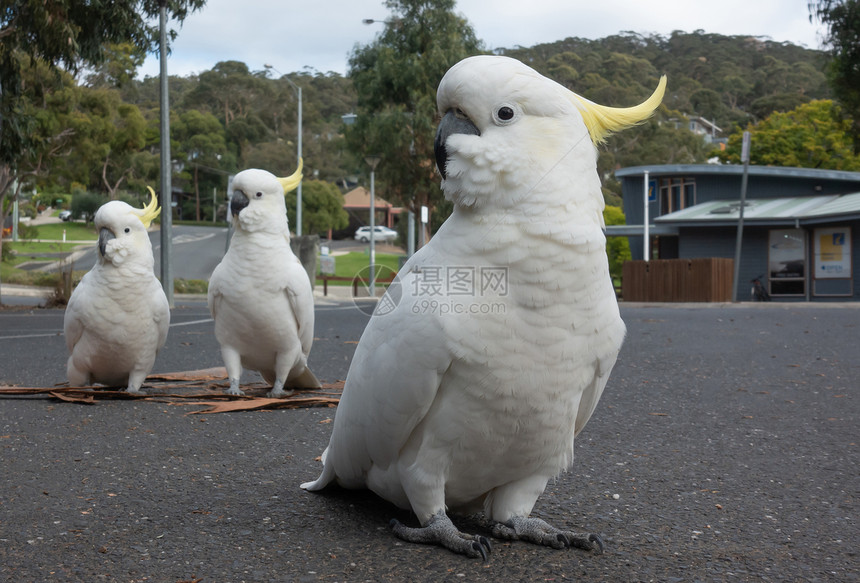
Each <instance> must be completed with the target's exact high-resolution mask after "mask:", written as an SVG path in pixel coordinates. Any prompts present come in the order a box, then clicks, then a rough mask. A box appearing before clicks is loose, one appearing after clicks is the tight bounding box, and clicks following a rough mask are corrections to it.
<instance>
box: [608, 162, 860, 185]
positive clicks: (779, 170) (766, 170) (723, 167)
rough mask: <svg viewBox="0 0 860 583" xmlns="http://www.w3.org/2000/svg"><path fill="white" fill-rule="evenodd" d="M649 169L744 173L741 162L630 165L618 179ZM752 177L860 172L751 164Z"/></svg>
mask: <svg viewBox="0 0 860 583" xmlns="http://www.w3.org/2000/svg"><path fill="white" fill-rule="evenodd" d="M646 170H647V171H648V175H649V177H651V178H653V177H658V176H679V175H682V176H693V175H698V176H703V175H722V176H738V177H740V176H742V175H743V172H744V167H743V166H742V165H740V164H654V165H650V166H630V167H628V168H621V169H619V170H616V171H615V176H616V177H617V178H632V177H637V178H638V177H639V176H642V175H643V174H644V173H645V171H646ZM749 175H750V176H761V177H772V178H803V179H807V180H843V181H846V182H856V183H857V184H860V172H848V171H845V170H820V169H818V168H789V167H783V166H755V165H752V166H750V167H749Z"/></svg>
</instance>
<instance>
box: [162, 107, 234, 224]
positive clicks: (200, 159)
mask: <svg viewBox="0 0 860 583" xmlns="http://www.w3.org/2000/svg"><path fill="white" fill-rule="evenodd" d="M171 127H172V128H173V132H172V135H171V146H170V151H171V152H172V153H173V154H174V157H176V158H178V159H183V158H184V159H186V160H187V161H188V165H189V166H190V168H191V174H192V177H193V184H194V217H195V220H197V221H200V220H201V219H202V216H201V214H200V170H201V168H203V172H212V171H214V172H215V173H216V174H218V175H219V176H220V174H221V172H222V171H221V169H220V168H219V166H220V163H221V160H222V159H226V158H225V156H226V154H227V140H226V139H225V136H224V128H223V127H222V126H221V123H220V122H219V121H218V119H217V118H216V117H215V116H214V115H212V114H211V113H202V112H200V111H197V110H196V109H192V110H189V111H185V112H183V113H182V114H180V115H179V119H178V120H177V121H176V122H174V123H171ZM174 142H175V145H173V143H174ZM225 173H226V172H225ZM213 212H214V211H213Z"/></svg>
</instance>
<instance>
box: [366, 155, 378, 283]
mask: <svg viewBox="0 0 860 583" xmlns="http://www.w3.org/2000/svg"><path fill="white" fill-rule="evenodd" d="M381 159H382V158H381V157H380V156H375V155H374V156H366V157H365V158H364V161H365V162H367V165H368V166H370V281H369V282H368V291H369V293H370V297H372V298H375V297H376V246H375V239H376V234H375V232H374V231H375V230H376V182H375V172H376V165H377V164H379V161H380V160H381Z"/></svg>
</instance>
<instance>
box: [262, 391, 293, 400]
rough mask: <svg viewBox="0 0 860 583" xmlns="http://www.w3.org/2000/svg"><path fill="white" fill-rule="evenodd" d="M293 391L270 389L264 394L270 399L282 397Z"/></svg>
mask: <svg viewBox="0 0 860 583" xmlns="http://www.w3.org/2000/svg"><path fill="white" fill-rule="evenodd" d="M293 393H295V391H285V390H284V389H272V390H271V391H269V392H268V393H266V396H267V397H269V398H270V399H282V398H284V397H289V396H290V395H292V394H293Z"/></svg>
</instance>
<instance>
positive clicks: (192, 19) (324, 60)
mask: <svg viewBox="0 0 860 583" xmlns="http://www.w3.org/2000/svg"><path fill="white" fill-rule="evenodd" d="M455 10H456V11H457V12H458V13H460V14H462V15H463V16H465V17H466V19H467V20H468V21H469V23H470V24H471V25H472V27H473V29H474V30H475V33H476V35H477V36H478V38H479V39H481V40H482V41H483V42H484V44H485V46H486V47H487V48H488V49H496V48H512V47H515V46H523V47H530V46H533V45H536V44H539V43H547V42H554V41H558V40H562V39H565V38H567V37H581V38H589V39H597V38H602V37H605V36H609V35H613V34H617V33H619V32H621V31H634V32H637V33H642V34H655V33H656V34H661V35H668V34H669V33H671V32H672V31H674V30H681V31H685V32H693V31H695V30H699V29H701V30H703V31H705V32H707V33H719V34H725V35H753V36H766V37H770V38H771V39H773V40H775V41H779V42H783V41H788V42H791V43H794V44H798V45H802V46H806V47H808V48H813V49H817V48H820V32H821V28H820V26H819V25H818V24H815V25H813V24H810V22H809V11H808V9H807V0H720V1H717V0H685V1H683V2H678V1H677V0H649V1H642V0H598V1H596V2H587V3H586V2H577V1H576V0H525V1H524V0H458V1H457V5H456V8H455ZM388 16H389V13H388V11H387V10H386V9H385V7H384V5H383V2H382V1H381V0H311V1H307V0H305V1H303V2H291V1H289V0H286V1H285V0H244V1H237V0H208V1H207V2H206V6H205V7H204V8H203V9H202V10H200V11H198V12H195V13H194V14H192V15H190V16H189V17H188V18H187V19H186V21H185V23H184V25H183V26H182V28H181V29H179V37H178V38H177V40H176V42H175V44H174V45H173V52H172V54H171V55H170V56H169V58H168V72H169V74H171V75H181V76H184V75H189V74H192V73H200V72H202V71H206V70H208V69H211V68H212V67H213V66H214V65H215V64H216V63H218V62H219V61H228V60H235V61H242V62H244V63H245V64H247V65H248V67H249V68H250V69H251V70H252V71H257V70H261V69H263V65H264V64H270V65H272V66H273V67H274V68H275V69H276V70H277V71H280V72H281V73H291V72H294V71H302V70H303V69H305V68H306V67H309V68H310V69H311V70H315V71H319V72H321V73H326V72H329V71H334V72H336V73H340V74H341V75H345V74H346V69H347V58H348V55H349V53H350V51H351V50H352V49H353V48H354V47H355V46H356V44H359V45H364V44H368V43H370V42H372V41H373V39H374V36H375V35H376V34H377V33H378V32H379V31H380V30H381V28H382V26H383V25H382V24H371V25H365V24H362V20H363V19H365V18H373V19H378V20H382V19H385V18H386V17H388ZM173 27H174V28H176V23H173ZM158 71H159V65H158V58H157V55H150V56H149V57H148V58H147V60H146V62H145V64H144V65H143V67H142V68H141V69H140V71H139V74H140V75H141V76H147V75H149V76H155V75H158Z"/></svg>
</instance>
